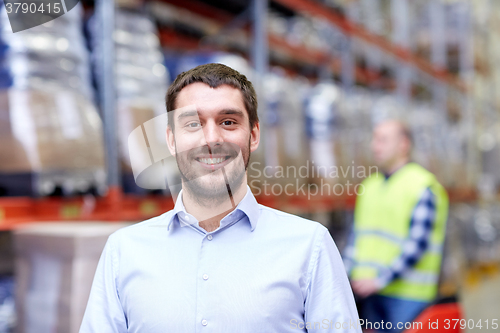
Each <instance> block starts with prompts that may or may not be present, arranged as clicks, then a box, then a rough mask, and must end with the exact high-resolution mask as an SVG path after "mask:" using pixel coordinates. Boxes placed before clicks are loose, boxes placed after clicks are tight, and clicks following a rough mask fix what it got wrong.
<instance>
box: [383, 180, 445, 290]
mask: <svg viewBox="0 0 500 333" xmlns="http://www.w3.org/2000/svg"><path fill="white" fill-rule="evenodd" d="M435 217H436V198H435V195H434V194H433V193H432V191H431V190H430V189H429V188H427V189H425V190H424V193H423V194H422V196H421V197H420V200H419V202H418V203H417V205H416V206H415V209H414V210H413V214H412V217H411V221H410V230H409V234H408V237H407V238H406V239H405V241H404V242H403V245H402V249H403V251H402V253H401V255H400V256H399V257H398V258H397V259H396V260H395V261H394V262H393V263H392V265H391V266H390V267H389V268H388V269H387V270H386V271H384V272H382V274H380V276H379V278H378V282H379V284H380V285H381V286H382V288H383V287H385V286H386V285H388V284H389V283H390V282H391V281H393V280H394V279H397V278H399V277H400V276H401V275H402V274H403V273H404V272H406V271H407V270H408V269H410V268H412V267H413V266H415V264H416V263H417V262H418V261H419V260H420V258H421V257H422V255H423V254H424V252H425V250H426V249H427V247H428V246H429V239H430V235H431V232H432V228H433V225H434V220H435Z"/></svg>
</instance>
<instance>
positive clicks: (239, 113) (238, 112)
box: [219, 109, 245, 117]
mask: <svg viewBox="0 0 500 333" xmlns="http://www.w3.org/2000/svg"><path fill="white" fill-rule="evenodd" d="M219 114H234V115H236V116H240V117H245V114H244V113H243V111H241V110H238V109H223V110H221V111H220V112H219Z"/></svg>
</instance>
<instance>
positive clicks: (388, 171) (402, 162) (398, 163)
mask: <svg viewBox="0 0 500 333" xmlns="http://www.w3.org/2000/svg"><path fill="white" fill-rule="evenodd" d="M409 161H410V159H409V158H407V157H404V158H400V159H399V160H397V161H396V162H394V163H393V164H392V165H391V166H390V167H387V168H384V170H383V172H384V174H385V175H386V177H389V176H391V175H392V174H394V173H395V172H396V171H398V170H399V169H401V168H402V167H403V166H405V165H406V164H407V163H408V162H409Z"/></svg>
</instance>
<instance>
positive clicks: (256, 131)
mask: <svg viewBox="0 0 500 333" xmlns="http://www.w3.org/2000/svg"><path fill="white" fill-rule="evenodd" d="M259 142H260V124H259V122H256V123H255V125H253V128H252V131H251V132H250V151H251V152H252V153H253V152H254V151H255V150H256V149H257V148H258V147H259Z"/></svg>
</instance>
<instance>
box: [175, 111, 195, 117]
mask: <svg viewBox="0 0 500 333" xmlns="http://www.w3.org/2000/svg"><path fill="white" fill-rule="evenodd" d="M193 116H198V111H196V110H193V111H186V112H183V113H181V114H180V115H178V116H177V119H182V118H187V117H193Z"/></svg>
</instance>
